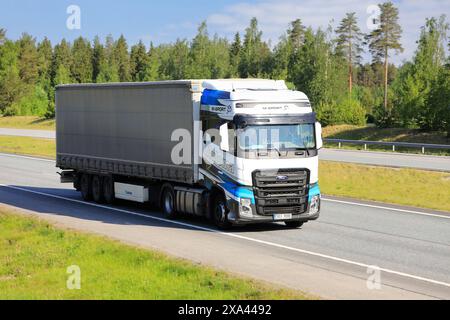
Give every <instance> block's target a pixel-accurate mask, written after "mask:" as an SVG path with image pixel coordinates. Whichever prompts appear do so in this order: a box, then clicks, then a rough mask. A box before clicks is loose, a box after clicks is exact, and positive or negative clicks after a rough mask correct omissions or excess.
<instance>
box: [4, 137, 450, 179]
mask: <svg viewBox="0 0 450 320" xmlns="http://www.w3.org/2000/svg"><path fill="white" fill-rule="evenodd" d="M2 135H3V136H5V135H6V136H23V137H33V138H44V139H55V132H54V131H43V130H23V129H2V128H0V136H2ZM320 158H321V160H328V161H337V162H348V163H359V164H368V165H376V166H387V167H399V168H417V169H424V170H437V171H448V172H450V157H444V156H424V155H412V154H404V153H389V152H365V151H351V150H334V149H323V150H321V151H320Z"/></svg>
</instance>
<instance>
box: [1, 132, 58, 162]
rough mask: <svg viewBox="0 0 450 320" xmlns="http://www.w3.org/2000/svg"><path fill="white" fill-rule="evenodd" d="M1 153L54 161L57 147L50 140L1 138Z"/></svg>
mask: <svg viewBox="0 0 450 320" xmlns="http://www.w3.org/2000/svg"><path fill="white" fill-rule="evenodd" d="M0 152H4V153H13V154H23V155H30V156H37V157H44V158H53V159H54V158H55V157H56V145H55V141H54V140H50V139H48V140H47V139H40V138H29V137H9V136H0Z"/></svg>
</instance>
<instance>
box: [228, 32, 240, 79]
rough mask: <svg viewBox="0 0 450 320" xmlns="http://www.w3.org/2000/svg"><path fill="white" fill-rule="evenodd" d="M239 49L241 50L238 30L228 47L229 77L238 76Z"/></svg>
mask: <svg viewBox="0 0 450 320" xmlns="http://www.w3.org/2000/svg"><path fill="white" fill-rule="evenodd" d="M241 50H242V44H241V35H240V34H239V32H236V34H235V35H234V40H233V43H232V44H231V47H230V64H231V71H230V77H237V76H238V68H239V64H240V62H241Z"/></svg>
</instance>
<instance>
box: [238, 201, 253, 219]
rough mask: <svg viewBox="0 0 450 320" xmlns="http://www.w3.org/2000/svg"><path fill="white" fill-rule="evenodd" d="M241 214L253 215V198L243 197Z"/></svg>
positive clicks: (243, 215) (244, 215)
mask: <svg viewBox="0 0 450 320" xmlns="http://www.w3.org/2000/svg"><path fill="white" fill-rule="evenodd" d="M240 211H241V216H242V217H249V218H251V217H253V210H252V200H251V199H241V210H240Z"/></svg>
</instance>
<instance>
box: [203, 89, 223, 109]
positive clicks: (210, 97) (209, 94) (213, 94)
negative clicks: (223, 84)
mask: <svg viewBox="0 0 450 320" xmlns="http://www.w3.org/2000/svg"><path fill="white" fill-rule="evenodd" d="M219 99H223V100H229V99H230V93H229V92H227V91H220V90H210V89H205V90H204V91H203V95H202V100H201V104H202V105H206V106H221V105H222V104H221V103H220V102H219Z"/></svg>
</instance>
